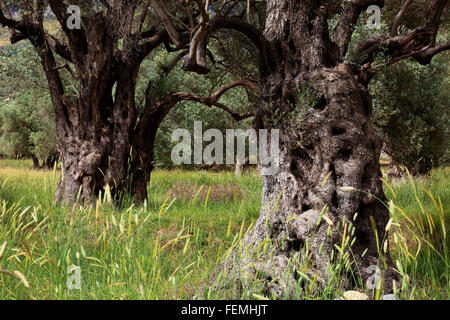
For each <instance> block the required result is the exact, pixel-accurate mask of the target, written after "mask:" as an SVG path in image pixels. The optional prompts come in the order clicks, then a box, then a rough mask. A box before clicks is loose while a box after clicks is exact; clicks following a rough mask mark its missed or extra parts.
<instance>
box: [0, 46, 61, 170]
mask: <svg viewBox="0 0 450 320" xmlns="http://www.w3.org/2000/svg"><path fill="white" fill-rule="evenodd" d="M43 77H44V74H43V71H42V68H40V67H39V65H38V59H37V56H36V55H35V53H34V50H33V48H32V47H31V46H29V45H21V46H17V47H11V46H9V47H3V48H0V81H1V82H2V84H3V86H2V89H1V92H0V122H1V129H0V141H1V144H0V152H1V153H3V155H6V156H14V157H24V156H27V157H31V158H32V159H33V162H34V167H35V168H36V169H39V168H44V167H45V168H53V166H54V164H55V161H56V160H57V158H58V150H57V138H56V127H55V119H54V114H53V108H52V102H51V99H50V95H49V92H48V86H47V85H46V82H44V83H42V78H43ZM40 161H41V162H42V163H41V164H40Z"/></svg>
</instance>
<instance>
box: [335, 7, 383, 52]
mask: <svg viewBox="0 0 450 320" xmlns="http://www.w3.org/2000/svg"><path fill="white" fill-rule="evenodd" d="M370 5H378V6H379V7H383V6H384V0H353V1H351V2H350V3H348V4H347V5H346V6H345V8H344V10H343V11H342V13H341V15H340V17H339V21H338V24H337V26H336V28H335V29H334V32H333V36H332V41H333V42H334V43H335V44H336V45H337V47H338V49H339V56H340V57H341V58H343V57H344V56H345V55H346V53H347V50H348V45H349V43H350V40H351V38H352V34H353V32H354V31H355V26H356V23H357V22H358V19H359V16H360V15H361V13H362V12H363V11H364V10H366V9H367V8H368V7H369V6H370Z"/></svg>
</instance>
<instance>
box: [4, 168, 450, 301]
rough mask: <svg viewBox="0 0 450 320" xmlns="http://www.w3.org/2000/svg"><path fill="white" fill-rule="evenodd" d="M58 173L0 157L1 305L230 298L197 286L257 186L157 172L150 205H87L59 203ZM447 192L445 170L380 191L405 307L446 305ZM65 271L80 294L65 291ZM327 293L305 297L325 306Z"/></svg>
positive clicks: (243, 227) (250, 216)
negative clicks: (420, 302)
mask: <svg viewBox="0 0 450 320" xmlns="http://www.w3.org/2000/svg"><path fill="white" fill-rule="evenodd" d="M58 175H59V173H58V171H52V172H48V171H33V170H32V164H31V162H30V161H21V160H5V159H4V160H0V299H193V298H194V299H195V298H201V299H203V298H206V299H221V298H227V295H226V294H223V293H215V292H213V291H211V290H209V289H208V286H206V287H205V288H204V289H203V291H201V290H199V289H200V288H202V287H203V284H204V283H205V282H206V281H207V280H208V276H209V275H210V273H211V271H212V270H213V269H214V267H215V266H216V265H217V263H218V262H219V261H220V260H221V259H222V258H223V257H224V255H225V254H226V253H227V249H228V248H229V247H230V246H231V245H232V243H233V241H236V240H237V239H239V238H240V237H242V235H243V234H245V232H246V231H247V230H248V228H249V226H251V224H252V222H253V221H255V219H256V218H257V217H258V214H259V207H260V201H261V196H260V193H261V181H260V177H258V176H257V175H254V174H248V175H243V176H241V177H235V176H234V175H233V174H232V173H224V172H222V173H208V172H191V171H189V172H187V171H179V170H176V171H163V170H156V171H155V172H154V173H153V174H152V182H151V185H150V188H149V189H150V190H149V194H150V201H149V204H148V205H147V206H141V207H137V206H133V205H131V206H126V207H124V208H114V207H113V206H112V205H110V204H108V201H106V200H108V199H107V198H108V197H107V195H106V196H105V201H98V202H97V204H95V205H90V206H73V207H62V206H57V205H54V204H53V203H52V197H53V193H54V190H55V188H56V182H57V178H58ZM449 183H450V168H446V169H439V170H435V171H433V172H432V173H431V174H430V176H429V177H427V178H420V179H416V180H415V181H414V183H412V180H411V181H410V180H409V179H408V178H405V179H404V180H397V181H389V182H387V183H386V194H387V196H388V197H389V199H390V200H392V202H391V205H390V210H391V214H392V216H393V223H392V227H391V230H390V237H391V246H390V251H391V255H392V257H393V258H394V260H396V263H397V267H398V269H399V271H400V272H401V273H402V274H403V275H404V277H403V281H402V283H401V284H400V287H399V288H398V291H397V292H396V294H397V295H399V296H400V297H401V298H402V299H448V294H449V268H448V263H449V252H448V250H447V241H448V239H447V228H448V227H447V226H448V225H449V224H448V223H449V219H450V217H449V212H448V205H449V204H450V191H449V188H448V186H449ZM427 190H430V191H431V193H430V194H427ZM72 265H74V266H76V267H79V269H78V270H79V271H80V273H79V274H80V275H81V289H79V290H78V289H75V290H69V289H68V286H67V282H68V280H70V279H71V278H72V276H73V275H75V274H77V272H78V271H74V272H69V273H68V268H69V267H70V266H72ZM311 286H314V283H312V284H311ZM328 289H330V288H328ZM332 289H333V290H334V288H332ZM335 289H336V290H338V288H335ZM333 290H331V293H330V290H326V292H327V293H324V292H325V291H320V290H318V291H317V293H316V294H315V295H312V296H309V297H308V298H310V299H330V298H333V295H334V294H335V293H334V291H333ZM261 295H262V294H261V293H258V292H250V291H249V292H246V293H244V294H243V295H242V297H241V298H253V299H256V298H261Z"/></svg>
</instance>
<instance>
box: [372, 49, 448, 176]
mask: <svg viewBox="0 0 450 320" xmlns="http://www.w3.org/2000/svg"><path fill="white" fill-rule="evenodd" d="M448 57H449V56H448V54H446V55H443V56H439V57H436V58H435V59H434V60H433V62H432V63H431V64H430V66H429V68H423V67H420V66H418V65H417V64H416V63H414V62H412V61H404V62H401V63H398V64H397V65H395V66H392V68H389V69H388V70H386V71H385V72H382V73H380V74H379V75H377V77H376V78H375V79H374V80H375V81H374V82H373V83H372V84H371V87H370V89H371V92H372V94H373V96H374V100H373V103H374V123H375V124H376V125H377V126H378V127H379V128H380V129H381V131H382V133H383V137H384V141H385V143H386V148H385V151H386V152H387V153H388V155H389V156H390V157H391V158H392V160H393V164H394V165H404V166H405V167H407V168H408V169H409V171H410V172H411V173H412V174H424V173H427V172H428V171H430V170H431V169H432V168H435V167H438V166H445V165H448V164H449V161H450V151H449V150H450V144H449V143H450V139H449V134H450V122H449V121H450V120H449V119H450V108H449V107H450V78H449V66H448ZM393 172H395V171H393Z"/></svg>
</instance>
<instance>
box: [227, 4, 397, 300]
mask: <svg viewBox="0 0 450 320" xmlns="http://www.w3.org/2000/svg"><path fill="white" fill-rule="evenodd" d="M306 2H308V1H306ZM267 14H268V16H267V22H266V29H265V36H266V38H267V39H268V41H270V43H271V45H272V47H273V48H274V49H273V52H275V54H276V59H273V60H272V61H276V64H275V65H273V66H272V70H273V71H272V72H270V74H269V75H267V76H264V73H262V74H263V77H262V79H261V93H262V94H261V98H262V101H263V104H262V107H261V108H260V109H259V110H258V114H257V117H256V120H255V125H256V126H257V127H258V128H266V129H280V164H279V166H280V167H279V171H278V172H277V173H276V174H273V175H266V176H264V177H263V191H262V206H261V212H260V216H259V218H258V220H257V221H256V222H255V225H254V228H253V230H252V231H250V233H249V234H248V235H247V237H246V238H245V239H244V240H243V243H242V244H241V245H240V248H241V249H240V250H237V251H236V252H235V254H234V255H233V256H232V260H231V261H233V263H232V269H231V270H232V272H231V274H234V275H235V276H237V277H239V278H240V279H241V280H242V279H244V280H245V279H249V278H250V279H254V277H256V278H260V279H261V280H263V281H262V283H263V284H264V288H265V290H267V294H275V295H276V296H285V295H287V296H291V297H292V296H293V294H294V287H295V286H296V284H297V279H299V278H300V275H299V272H301V271H302V270H299V269H298V265H297V267H295V262H294V261H300V260H302V259H303V260H302V261H305V259H307V262H306V265H308V271H307V273H308V275H309V276H310V277H311V279H313V278H314V277H316V276H317V280H318V282H319V283H321V284H324V283H325V282H326V281H327V280H328V279H329V272H330V269H329V268H330V267H331V266H332V265H335V264H336V262H337V261H336V259H334V260H333V259H332V258H331V252H332V251H333V250H335V249H334V246H335V245H339V246H341V242H342V238H343V233H344V231H343V230H344V228H343V227H342V226H344V225H345V226H348V225H350V224H352V225H353V226H354V228H355V231H354V237H355V242H354V244H353V245H352V246H351V249H350V250H351V252H352V254H351V258H350V261H351V263H352V267H351V269H350V270H349V271H346V272H345V273H344V274H343V276H342V284H343V285H344V286H348V287H351V286H355V285H356V279H358V278H360V279H362V280H363V282H364V285H365V284H366V281H367V279H368V278H369V277H370V276H371V275H373V273H371V272H370V271H369V270H370V269H369V270H367V268H368V267H369V266H372V265H374V266H378V267H380V268H381V269H385V271H386V272H385V273H384V282H383V284H384V290H385V291H390V290H391V289H392V281H393V280H394V279H397V274H396V273H395V272H394V271H393V268H392V266H393V264H392V261H391V259H390V258H389V254H388V253H384V252H382V249H381V247H380V246H382V241H383V240H384V239H386V235H387V234H386V231H385V227H386V224H387V222H388V220H389V212H388V210H387V209H386V207H385V203H386V197H385V195H384V193H383V189H382V184H381V181H380V176H381V172H380V165H379V158H380V153H381V148H382V138H381V136H380V134H379V133H378V132H377V130H376V129H375V128H374V126H373V124H372V122H371V119H370V117H371V113H372V105H371V99H370V96H369V93H368V91H367V88H366V86H365V84H364V83H362V81H361V80H360V74H359V69H358V68H357V66H356V65H352V64H349V63H342V62H340V60H341V59H340V55H339V54H338V53H339V52H342V53H344V51H345V50H346V48H345V45H343V47H342V48H339V47H338V46H337V45H336V44H335V43H333V42H332V41H331V39H330V37H329V35H328V28H327V24H326V12H325V10H324V8H323V7H321V6H320V3H318V2H314V1H309V2H308V6H306V8H305V6H304V4H303V6H302V4H300V3H296V2H293V1H268V8H267ZM344 42H345V41H343V42H342V44H343V43H344ZM349 187H351V189H350V188H349ZM342 188H343V189H342ZM358 190H361V191H358ZM323 216H325V217H323ZM355 217H356V219H354V218H355ZM371 219H373V221H374V223H375V226H376V232H377V234H378V235H377V236H378V239H379V245H378V246H377V240H376V236H375V231H374V228H373V225H372V221H371ZM327 221H328V222H327ZM329 223H332V224H333V226H330V224H329ZM338 225H340V226H341V228H340V229H338V227H337V226H338ZM329 228H331V230H333V234H332V235H330V234H329ZM263 243H268V244H269V249H268V250H266V251H265V252H266V253H262V251H263V250H262V249H261V244H263ZM346 249H347V250H348V248H346ZM306 250H307V251H308V252H309V253H310V254H311V256H309V257H308V258H307V257H306V256H305V255H306ZM335 251H336V250H335ZM334 256H335V257H336V256H337V255H336V254H335V255H334ZM289 266H290V267H289ZM293 266H294V267H293ZM292 268H293V270H290V269H292ZM243 270H245V271H243ZM288 270H290V271H289V272H288V273H286V272H287V271H288ZM302 272H305V271H304V270H303V271H302Z"/></svg>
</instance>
